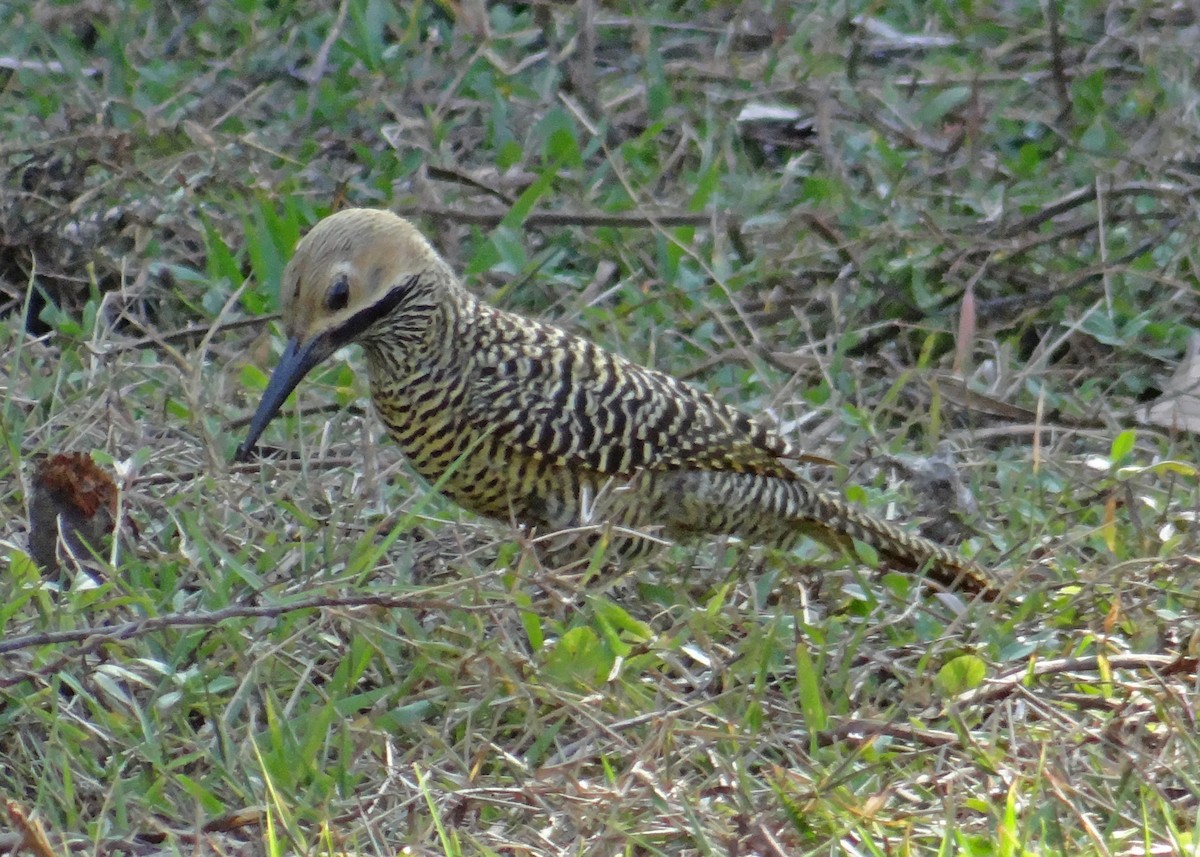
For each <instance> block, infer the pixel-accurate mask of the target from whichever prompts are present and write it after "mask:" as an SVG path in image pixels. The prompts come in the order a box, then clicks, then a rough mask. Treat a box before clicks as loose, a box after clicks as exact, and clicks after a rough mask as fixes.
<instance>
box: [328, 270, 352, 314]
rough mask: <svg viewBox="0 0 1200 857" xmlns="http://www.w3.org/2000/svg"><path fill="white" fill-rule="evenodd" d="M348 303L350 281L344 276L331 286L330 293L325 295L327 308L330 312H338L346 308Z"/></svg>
mask: <svg viewBox="0 0 1200 857" xmlns="http://www.w3.org/2000/svg"><path fill="white" fill-rule="evenodd" d="M348 303H350V283H349V281H348V280H347V279H346V278H345V277H344V276H343V277H340V278H339V279H338V280H337V282H335V283H334V284H333V285H332V286H330V287H329V293H328V294H326V295H325V308H326V309H327V310H329V311H330V312H337V311H338V310H340V309H345V308H346V304H348Z"/></svg>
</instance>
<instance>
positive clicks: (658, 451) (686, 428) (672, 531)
mask: <svg viewBox="0 0 1200 857" xmlns="http://www.w3.org/2000/svg"><path fill="white" fill-rule="evenodd" d="M279 300H280V308H281V310H282V313H283V321H284V327H285V329H286V332H287V336H288V342H287V346H286V348H285V350H284V353H283V357H282V359H281V360H280V363H279V365H278V366H277V367H276V368H275V371H274V374H273V375H272V377H271V380H270V382H269V384H268V385H267V389H266V392H265V393H264V395H263V398H262V402H261V403H260V404H259V407H258V411H257V413H255V415H254V419H253V421H252V422H251V425H250V433H249V435H248V436H247V438H246V441H245V442H244V443H243V444H242V446H241V447H240V448H239V449H238V458H239V459H241V460H244V459H245V458H246V457H248V455H249V453H250V452H251V450H252V449H253V448H254V445H255V443H256V442H257V440H258V438H259V436H260V435H261V434H262V432H263V430H264V429H265V428H266V427H267V424H268V423H270V421H271V420H272V418H273V417H274V416H275V415H276V414H277V413H278V412H279V409H280V408H281V407H282V405H283V403H284V401H285V400H286V399H287V397H288V395H289V394H290V393H291V391H292V390H293V389H295V387H296V385H297V384H298V383H299V382H300V380H301V379H302V378H303V377H304V376H305V374H306V373H308V372H309V370H311V369H312V368H313V367H314V366H316V365H317V364H319V363H321V362H322V361H323V360H325V359H326V358H327V357H329V356H330V355H331V354H332V353H333V352H334V351H336V350H337V349H339V348H341V347H343V346H345V345H348V344H350V343H352V342H357V343H359V344H360V345H362V347H363V349H364V351H365V352H366V356H367V364H368V367H369V369H370V378H371V396H372V398H373V400H374V402H375V407H376V410H377V411H378V412H379V415H380V416H381V417H382V419H383V421H384V423H385V425H386V426H387V429H388V432H389V434H390V435H391V437H392V439H393V440H395V441H396V443H398V444H399V445H400V448H401V449H402V450H403V452H404V454H405V455H406V456H407V457H408V460H409V461H410V462H411V464H412V466H413V467H414V468H415V469H416V471H417V472H418V473H419V474H420V475H421V476H422V477H424V478H425V479H426V480H427V481H428V482H430V483H431V484H434V485H437V486H438V487H439V488H440V490H441V491H442V493H444V494H445V495H446V496H448V497H450V498H451V499H452V500H454V501H455V502H456V503H458V504H459V505H461V506H464V507H465V508H467V509H470V510H472V511H474V512H477V513H479V514H482V515H487V516H490V517H493V518H499V519H503V520H510V521H516V522H519V523H522V524H525V525H527V526H531V527H534V528H536V530H537V531H538V532H540V533H545V532H549V531H555V530H561V529H566V528H578V527H580V526H581V525H584V524H589V523H597V522H599V523H608V524H611V525H612V526H613V527H614V528H615V529H614V531H615V532H619V533H626V534H627V533H629V532H630V531H643V532H648V533H649V534H650V535H651V536H652V537H653V536H655V535H657V537H658V538H659V539H661V538H663V537H665V538H667V539H672V540H673V539H682V538H688V537H695V536H699V535H706V534H714V535H715V534H731V535H736V536H739V537H741V538H743V539H745V540H747V541H750V542H753V543H756V544H772V545H783V546H786V545H788V544H790V543H792V542H794V541H795V540H796V539H797V538H798V537H799V536H801V535H806V536H809V537H811V538H815V539H817V540H819V541H821V542H823V543H825V544H827V545H830V546H833V547H835V548H838V549H844V548H846V547H848V546H849V545H850V544H852V540H858V541H859V542H862V543H864V544H866V545H869V546H870V547H872V548H874V549H875V551H876V552H877V553H878V554H879V555H880V556H881V557H882V558H883V559H884V560H885V561H887V562H888V563H890V564H892V565H895V566H898V567H900V568H903V569H906V570H910V571H917V570H921V569H924V570H925V571H926V572H927V573H928V574H929V576H930V577H931V578H933V579H935V580H937V581H939V582H941V583H943V584H946V585H950V586H957V587H960V588H963V589H966V590H968V591H970V592H977V593H981V594H983V595H984V596H985V597H993V596H995V595H996V594H997V589H996V587H995V585H994V584H993V583H991V582H990V581H989V579H988V577H987V576H986V575H985V574H984V572H983V571H982V570H981V569H980V568H979V567H978V566H977V565H975V564H974V563H972V562H970V561H969V560H966V559H964V558H962V557H960V556H959V555H958V554H957V553H955V552H953V551H951V550H949V549H948V548H945V547H943V546H941V545H939V544H936V543H934V542H932V541H929V540H927V539H924V538H921V537H920V536H916V535H913V534H910V533H908V532H905V531H904V530H903V529H900V528H899V527H897V526H894V525H893V524H890V523H887V522H885V521H882V520H879V519H878V518H875V517H873V516H872V515H870V514H868V513H867V512H865V511H863V510H861V509H859V508H857V507H855V506H852V505H850V504H848V503H847V502H846V501H844V500H842V499H840V498H838V497H836V496H834V495H832V494H830V493H827V492H825V491H823V490H821V489H820V488H818V487H817V486H816V485H814V484H813V483H812V482H810V481H809V480H808V479H806V478H804V477H803V476H801V475H800V474H798V473H796V472H795V471H794V470H793V469H792V467H791V466H790V465H789V462H792V461H796V460H800V459H803V458H804V456H803V455H802V454H801V453H800V451H799V450H797V449H796V448H794V447H793V446H792V445H790V444H789V443H788V442H787V441H785V440H784V439H783V438H781V437H780V436H779V435H777V434H775V433H774V432H773V431H772V430H771V429H769V428H767V427H766V426H764V425H762V424H760V423H758V422H756V421H755V420H753V419H752V418H750V417H749V416H747V415H745V414H743V413H741V412H740V411H737V410H735V409H733V408H731V407H729V406H727V405H725V404H722V403H721V402H719V401H718V400H717V399H715V398H713V397H712V396H711V395H709V394H707V393H704V392H701V391H699V390H696V389H693V388H692V387H689V386H687V385H686V384H684V383H682V382H681V381H678V380H677V379H675V378H673V377H671V376H670V375H667V374H665V373H663V372H658V371H655V370H653V369H647V368H645V367H642V366H638V365H637V364H635V363H632V362H630V361H629V360H625V359H624V358H622V357H618V356H617V355H615V354H612V353H610V352H608V351H605V350H604V349H603V348H601V347H600V346H598V345H596V344H594V343H592V342H589V341H588V340H586V339H584V338H582V337H579V336H575V335H572V334H570V333H567V332H565V331H563V330H560V329H559V328H557V327H554V326H552V325H549V324H545V323H542V322H539V321H534V320H532V319H528V318H524V317H523V316H520V315H517V314H515V313H511V312H505V311H504V310H500V309H497V308H495V307H493V306H490V305H488V304H486V303H484V302H483V301H481V300H480V299H479V298H477V297H475V296H474V295H473V294H471V292H469V291H468V290H467V289H466V288H465V287H464V286H463V285H462V284H461V283H460V281H459V279H458V277H457V276H456V275H455V273H454V271H453V270H452V269H451V268H450V266H449V265H447V264H446V262H445V261H444V260H443V259H442V258H441V256H439V255H438V253H437V251H435V250H434V249H433V247H432V246H431V245H430V244H429V242H428V241H426V240H425V238H424V237H423V236H422V235H421V233H420V232H418V231H417V230H416V229H415V228H414V227H413V226H412V225H411V224H410V223H408V222H407V221H405V220H403V219H402V218H400V217H398V216H396V215H394V214H392V213H391V212H388V211H376V210H368V209H351V210H347V211H342V212H339V213H337V214H334V215H332V216H330V217H327V218H326V219H324V220H322V221H321V222H320V223H318V224H317V225H316V226H315V227H314V228H313V229H312V231H311V232H309V233H308V235H307V236H306V237H305V238H304V239H303V240H301V242H300V244H299V246H297V248H296V253H295V256H294V257H293V258H292V260H291V262H290V263H289V264H288V266H287V269H286V271H285V272H284V275H283V281H282V284H281V286H280V297H279ZM651 544H653V541H652V539H646V538H638V537H636V536H629V535H627V536H624V537H621V538H616V539H614V542H613V550H615V551H616V553H617V554H618V556H620V557H622V558H625V559H628V558H631V557H633V556H636V555H638V554H640V553H643V552H644V551H645V550H646V548H647V547H648V546H649V545H651Z"/></svg>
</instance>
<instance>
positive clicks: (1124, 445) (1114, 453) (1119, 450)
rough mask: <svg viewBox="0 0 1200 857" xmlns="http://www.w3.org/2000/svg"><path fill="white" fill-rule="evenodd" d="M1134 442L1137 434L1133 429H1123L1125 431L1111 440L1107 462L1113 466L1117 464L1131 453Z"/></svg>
mask: <svg viewBox="0 0 1200 857" xmlns="http://www.w3.org/2000/svg"><path fill="white" fill-rule="evenodd" d="M1136 441H1137V432H1135V431H1134V430H1133V429H1125V431H1123V432H1121V433H1120V434H1119V435H1117V436H1116V437H1115V438H1113V442H1112V447H1111V448H1110V449H1109V453H1108V460H1109V461H1110V462H1111V463H1112V464H1114V465H1116V464H1119V463H1120V462H1121V461H1122V460H1123V459H1124V458H1125V457H1126V456H1128V455H1129V454H1130V453H1131V452H1133V445H1134V443H1135V442H1136Z"/></svg>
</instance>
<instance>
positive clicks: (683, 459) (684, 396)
mask: <svg viewBox="0 0 1200 857" xmlns="http://www.w3.org/2000/svg"><path fill="white" fill-rule="evenodd" d="M493 329H495V328H493ZM471 364H472V366H471V369H470V373H469V376H470V380H469V382H468V383H469V385H470V389H469V391H468V392H467V395H466V402H467V404H466V408H467V412H468V419H469V420H470V421H471V422H472V423H473V424H474V425H475V426H476V427H477V428H478V429H479V430H480V431H486V432H487V434H488V435H490V436H491V437H493V438H495V439H497V440H499V441H500V442H501V443H502V444H504V445H506V446H510V447H514V448H520V449H525V450H528V451H529V452H531V453H533V454H534V455H537V456H542V457H547V458H551V459H554V460H557V461H558V462H560V463H562V464H563V465H565V466H579V467H586V468H588V469H590V470H592V471H594V472H597V473H601V474H607V475H621V474H631V473H633V472H635V471H638V470H644V469H651V470H672V469H680V468H696V469H703V470H735V471H742V472H753V473H762V474H764V475H777V476H786V475H789V474H790V473H791V471H790V470H789V469H788V467H787V465H786V464H785V461H787V460H805V459H806V456H804V455H803V454H801V453H800V452H799V450H796V449H795V448H793V447H792V446H790V445H789V444H788V443H787V442H786V441H785V440H783V438H781V437H779V436H778V435H777V434H775V433H774V432H773V431H771V430H770V429H768V428H767V427H766V426H764V425H762V424H761V423H758V422H756V421H755V420H753V419H752V418H750V417H749V416H747V415H745V414H743V413H741V412H740V411H737V410H735V409H734V408H731V407H729V406H728V405H725V404H723V403H721V402H719V401H718V400H717V399H715V398H713V397H712V396H710V395H708V394H707V393H704V392H701V391H699V390H696V389H693V388H692V387H689V386H688V385H686V384H684V383H683V382H681V381H679V380H677V379H676V378H673V377H671V376H670V375H667V374H665V373H663V372H657V371H654V370H652V369H646V368H644V367H642V366H638V365H637V364H635V363H632V362H630V361H628V360H625V359H624V358H621V357H618V356H617V355H614V354H612V353H610V352H608V351H605V350H604V349H602V348H600V347H599V346H597V345H595V344H594V343H592V342H589V341H588V340H586V339H582V338H580V337H576V336H572V335H570V334H568V333H565V332H563V331H561V330H558V329H557V328H554V327H550V326H548V325H540V324H535V325H530V323H529V322H528V321H525V320H522V325H521V329H519V330H513V332H512V335H511V336H509V337H498V338H496V339H494V340H492V341H490V342H488V343H481V347H479V348H477V349H475V353H474V355H473V357H472V358H471Z"/></svg>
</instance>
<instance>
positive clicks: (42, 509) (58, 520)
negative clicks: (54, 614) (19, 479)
mask: <svg viewBox="0 0 1200 857" xmlns="http://www.w3.org/2000/svg"><path fill="white" fill-rule="evenodd" d="M116 517H117V485H116V483H115V482H113V479H112V477H111V476H109V475H108V473H106V472H105V471H104V470H103V469H102V468H101V467H100V466H99V465H97V464H96V462H95V461H93V460H92V457H91V456H90V455H88V454H87V453H84V452H68V453H59V454H56V455H51V456H49V457H47V458H45V459H43V460H42V461H41V462H40V463H39V464H38V467H37V470H36V471H35V472H34V475H33V484H32V491H31V492H30V497H29V553H30V555H31V556H32V557H33V559H34V560H35V561H36V562H37V563H38V564H39V565H41V566H42V568H43V569H44V570H45V571H46V573H48V574H57V572H58V570H59V558H60V556H62V554H60V542H61V546H62V547H63V548H64V553H69V554H70V555H71V556H73V557H74V558H75V559H77V560H87V559H89V558H90V557H91V556H92V551H91V550H89V549H88V547H89V546H90V547H91V548H92V549H94V550H95V551H103V549H104V546H105V544H106V543H107V540H108V537H109V536H110V535H111V534H112V532H113V525H114V522H115V521H116ZM60 536H61V539H60Z"/></svg>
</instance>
